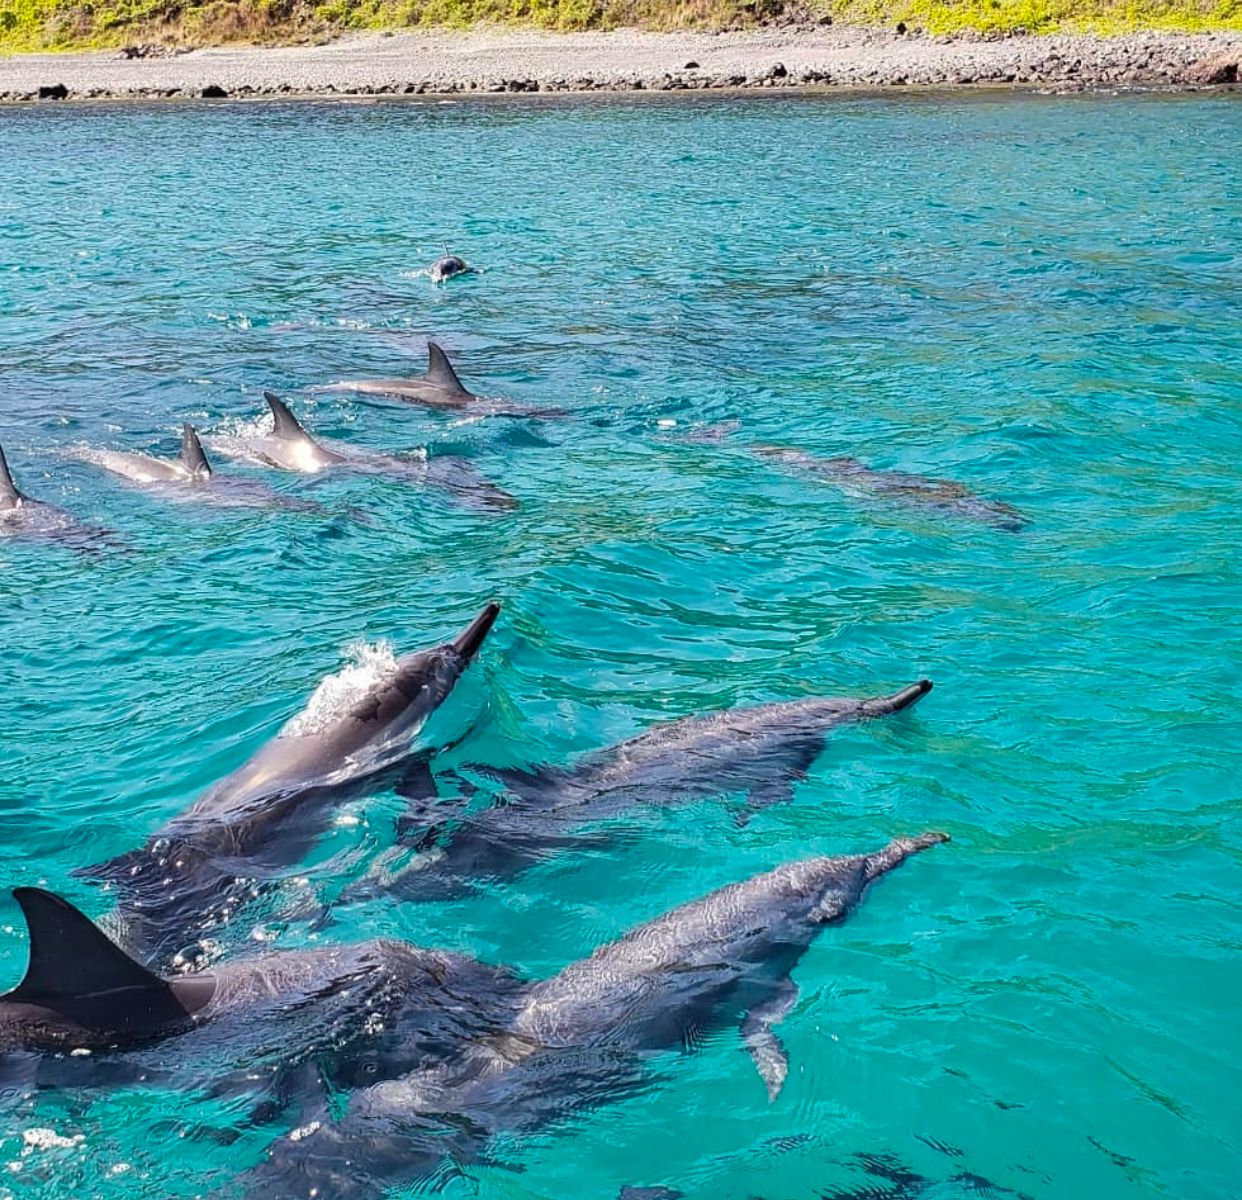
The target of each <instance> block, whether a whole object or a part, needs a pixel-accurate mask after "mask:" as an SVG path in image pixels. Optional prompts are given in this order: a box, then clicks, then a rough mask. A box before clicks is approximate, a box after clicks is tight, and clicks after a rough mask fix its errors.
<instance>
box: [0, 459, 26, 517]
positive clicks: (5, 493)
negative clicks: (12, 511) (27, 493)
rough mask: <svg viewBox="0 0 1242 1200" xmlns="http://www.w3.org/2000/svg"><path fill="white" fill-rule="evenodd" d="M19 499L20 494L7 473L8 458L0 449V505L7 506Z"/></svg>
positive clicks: (11, 477) (20, 497)
mask: <svg viewBox="0 0 1242 1200" xmlns="http://www.w3.org/2000/svg"><path fill="white" fill-rule="evenodd" d="M21 499H22V494H21V492H19V491H18V490H17V484H15V483H14V482H13V476H12V475H10V474H9V463H8V459H6V458H5V457H4V450H3V449H0V506H4V507H6V508H7V507H10V506H12V505H13V504H15V503H16V502H17V501H18V500H21Z"/></svg>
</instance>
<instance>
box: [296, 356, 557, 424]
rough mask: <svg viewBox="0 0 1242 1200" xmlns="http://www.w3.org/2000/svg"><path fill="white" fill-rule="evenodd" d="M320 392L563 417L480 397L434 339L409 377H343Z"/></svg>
mask: <svg viewBox="0 0 1242 1200" xmlns="http://www.w3.org/2000/svg"><path fill="white" fill-rule="evenodd" d="M315 390H316V391H320V392H355V393H358V394H359V395H363V396H383V397H385V398H388V399H394V400H406V401H408V402H409V403H411V404H418V405H421V406H423V407H424V408H433V409H440V410H443V411H447V412H462V413H465V414H467V415H469V416H481V417H563V416H565V410H564V409H560V408H547V407H541V408H539V407H528V406H526V405H521V404H514V403H513V402H512V401H509V400H503V399H499V398H493V397H488V396H478V395H476V394H475V393H474V392H472V391H470V390H469V389H468V388H467V387H466V386H465V384H463V383H462V381H461V380H460V379H459V378H458V377H457V372H456V371H454V370H453V364H452V363H450V362H449V360H448V355H447V354H445V353H444V351H443V350H442V349H441V348H440V346H438V345H437V344H436V343H435V342H428V343H427V370H426V371H425V372H424V373H423V374H422V375H415V376H412V377H410V378H406V379H343V380H341V381H340V382H339V383H329V384H326V385H324V386H323V387H320V388H316V389H315Z"/></svg>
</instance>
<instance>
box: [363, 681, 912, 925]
mask: <svg viewBox="0 0 1242 1200" xmlns="http://www.w3.org/2000/svg"><path fill="white" fill-rule="evenodd" d="M931 689H932V683H931V680H929V679H922V680H919V681H918V682H917V683H913V684H911V685H910V686H909V687H905V688H902V689H901V690H900V691H897V692H894V693H893V694H892V695H891V696H877V697H873V698H870V699H854V698H841V697H818V696H817V697H808V698H806V699H802V700H790V701H785V702H782V703H777V704H761V705H756V706H754V707H746V708H730V709H725V710H724V711H722V712H715V713H707V714H701V715H698V716H692V717H683V718H682V719H681V720H679V721H672V722H669V723H668V724H662V725H655V726H653V727H652V728H650V729H648V730H646V731H645V732H643V733H640V734H639V735H638V736H637V737H633V738H630V739H629V740H628V741H624V742H621V743H619V744H618V745H615V746H610V747H608V748H607V749H604V750H598V751H595V752H593V753H590V754H587V755H586V756H584V757H583V758H581V759H579V761H578V762H576V763H574V764H572V765H571V766H569V767H559V768H558V767H542V768H536V769H535V770H534V771H522V770H506V771H501V772H493V773H495V774H498V775H499V777H500V778H501V780H502V781H503V783H504V784H505V786H506V789H507V791H508V793H509V794H508V796H506V798H505V801H504V802H503V803H499V804H494V805H491V806H489V807H484V808H480V809H477V810H476V811H474V812H472V813H469V814H468V815H466V816H464V817H461V818H460V819H459V820H458V821H456V822H454V821H453V820H451V819H449V820H445V819H443V817H442V816H441V814H442V813H443V812H444V811H445V810H447V809H448V806H447V805H443V806H440V812H437V806H436V805H434V804H432V805H430V806H426V805H423V806H422V808H423V812H422V815H421V817H420V819H418V820H414V819H412V818H408V817H407V818H403V822H402V824H403V828H404V832H403V836H402V840H403V841H404V842H405V843H406V845H405V846H398V847H395V848H393V849H392V850H390V851H388V852H386V853H385V854H384V855H381V856H380V860H379V862H378V864H377V867H376V869H375V870H374V872H373V874H371V875H369V876H366V877H364V878H363V879H362V880H360V881H359V882H358V883H356V884H354V885H352V886H351V887H350V888H349V889H348V890H347V892H346V898H347V899H349V900H354V899H360V898H363V897H366V896H369V895H373V894H375V893H377V892H388V893H391V894H394V895H397V896H400V897H401V898H403V899H407V900H413V899H439V898H442V897H444V896H446V895H451V894H454V893H458V892H461V891H463V890H464V891H468V890H470V889H471V887H472V886H473V885H474V884H475V883H477V881H479V880H480V879H512V878H514V877H516V876H517V875H519V874H520V873H521V872H522V871H523V870H525V869H527V868H528V867H530V866H532V865H533V864H535V863H536V862H538V861H540V860H541V859H543V858H546V857H548V856H549V855H550V854H552V853H553V852H555V851H557V850H560V849H565V848H570V847H573V846H575V845H582V844H585V843H587V842H589V841H592V840H594V837H593V835H589V834H587V833H585V832H584V831H583V826H585V825H587V824H588V823H590V822H593V821H599V820H601V819H604V818H608V817H612V816H614V815H615V814H617V813H619V812H624V811H625V810H626V809H629V808H632V807H635V806H637V805H639V804H670V803H674V802H676V801H679V800H689V799H694V798H698V797H709V796H719V795H723V794H727V793H730V792H746V793H747V794H748V800H749V803H748V807H747V808H746V809H745V810H742V811H741V812H739V814H738V820H739V822H744V821H745V820H746V819H747V817H748V815H749V813H750V812H751V811H753V810H754V809H756V808H761V807H766V806H768V805H771V804H777V803H781V802H784V801H787V800H789V799H790V798H791V796H792V795H793V788H794V785H795V784H796V783H797V782H799V781H800V780H802V779H804V778H805V777H806V773H807V771H808V769H809V768H810V767H811V765H812V763H814V761H815V759H816V758H818V757H819V755H820V754H821V753H822V751H823V749H824V744H825V741H826V739H827V737H828V734H829V733H830V731H831V730H832V729H834V728H835V727H837V726H839V725H843V724H846V723H849V722H853V721H863V720H869V719H871V718H874V717H883V716H888V715H890V714H892V713H897V712H900V711H902V710H903V709H906V708H909V707H910V706H911V705H913V704H915V703H917V702H918V701H919V700H920V699H921V698H922V697H923V696H925V695H927V693H928V692H930V691H931ZM479 770H480V771H481V772H482V773H487V771H488V769H487V768H479ZM438 816H440V817H441V820H440V823H439V824H437V823H436V819H437V817H438ZM410 845H413V846H414V847H415V848H416V850H417V853H415V854H414V855H413V857H411V856H410V853H409V849H408V847H409V846H410ZM402 857H404V858H405V859H406V860H407V861H405V862H403V863H402V864H401V865H400V866H399V867H396V868H395V869H394V868H392V867H391V866H390V864H392V863H394V862H397V861H398V860H400V859H401V858H402Z"/></svg>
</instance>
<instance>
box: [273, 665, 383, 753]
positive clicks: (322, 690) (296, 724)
mask: <svg viewBox="0 0 1242 1200" xmlns="http://www.w3.org/2000/svg"><path fill="white" fill-rule="evenodd" d="M345 656H346V658H347V659H349V660H350V661H349V662H348V663H347V665H346V666H344V667H342V668H341V670H339V671H338V672H337V673H336V674H335V675H329V676H327V678H325V679H322V680H320V682H319V686H318V687H317V688H316V689H315V693H314V695H313V696H311V698H310V699H309V700H308V701H307V703H306V707H305V708H304V709H302V711H301V712H300V713H298V714H297V715H296V716H294V717H291V718H290V719H289V720H288V721H287V722H286V723H285V727H284V728H283V729H282V730H281V731H280V736H281V737H306V736H308V735H311V734H316V733H320V732H321V731H323V730H324V729H326V728H327V727H328V726H329V725H332V724H333V723H334V722H336V721H339V720H340V719H341V718H342V717H343V716H344V715H345V714H346V713H347V712H349V710H350V709H351V708H353V706H354V705H355V704H357V703H358V701H360V700H361V699H362V698H363V697H364V696H365V695H366V694H367V693H368V692H369V691H371V690H372V689H373V688H376V687H379V686H380V685H382V684H383V683H384V682H386V681H387V680H388V679H390V678H391V677H392V676H393V675H395V674H396V673H397V657H396V655H395V654H394V653H393V649H392V643H391V642H386V641H381V642H375V643H374V644H369V643H367V642H361V641H359V642H353V643H352V644H351V645H349V646H347V647H346V648H345Z"/></svg>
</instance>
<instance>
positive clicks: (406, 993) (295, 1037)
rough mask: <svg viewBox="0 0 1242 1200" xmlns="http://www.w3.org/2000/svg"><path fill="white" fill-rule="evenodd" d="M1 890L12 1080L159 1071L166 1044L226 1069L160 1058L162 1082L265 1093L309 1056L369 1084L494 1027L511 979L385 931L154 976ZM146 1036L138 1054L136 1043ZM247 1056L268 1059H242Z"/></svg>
mask: <svg viewBox="0 0 1242 1200" xmlns="http://www.w3.org/2000/svg"><path fill="white" fill-rule="evenodd" d="M13 895H14V897H15V899H16V900H17V902H18V904H19V905H20V906H21V910H22V913H23V915H24V917H25V919H26V925H27V928H28V930H29V934H30V956H29V965H28V966H27V969H26V973H25V975H24V976H23V978H22V980H21V982H20V983H19V984H18V985H17V987H15V988H14V989H13V990H12V991H10V992H6V993H4V994H3V995H0V1060H4V1059H5V1058H6V1057H7V1058H8V1059H9V1060H10V1065H11V1064H17V1065H18V1066H19V1067H20V1068H24V1069H23V1070H20V1071H19V1072H18V1074H19V1077H20V1079H21V1082H22V1084H23V1085H24V1087H26V1088H30V1087H33V1086H38V1085H42V1086H48V1084H49V1082H53V1085H54V1084H55V1083H64V1084H65V1085H68V1086H76V1087H91V1086H94V1085H95V1084H96V1083H100V1084H102V1083H115V1082H117V1081H118V1080H120V1081H127V1077H126V1075H125V1073H124V1070H123V1068H124V1066H125V1058H124V1056H125V1055H126V1054H128V1055H129V1056H130V1057H129V1062H130V1065H131V1066H132V1067H133V1072H132V1074H133V1075H134V1077H135V1078H138V1077H141V1078H148V1077H149V1076H150V1075H152V1074H160V1073H168V1066H167V1065H166V1064H167V1063H168V1062H169V1059H170V1056H171V1055H172V1054H174V1053H176V1052H178V1051H180V1052H182V1053H184V1054H185V1055H186V1056H187V1058H188V1059H189V1060H190V1061H192V1062H194V1063H195V1067H196V1068H198V1067H200V1065H201V1060H202V1058H203V1057H205V1056H208V1057H209V1056H210V1054H209V1052H210V1051H215V1050H221V1054H220V1055H219V1057H220V1058H221V1061H220V1063H219V1064H218V1066H219V1067H221V1068H224V1069H226V1070H227V1068H228V1067H229V1066H234V1067H235V1071H234V1072H233V1073H232V1074H229V1075H226V1076H225V1077H223V1078H217V1079H214V1080H213V1079H211V1078H207V1077H204V1074H203V1071H202V1070H201V1069H192V1070H190V1071H188V1072H186V1071H184V1070H183V1071H181V1072H176V1071H175V1070H174V1071H173V1072H172V1082H174V1083H176V1084H177V1085H179V1086H180V1087H183V1088H184V1087H192V1088H207V1087H208V1086H214V1087H216V1088H219V1087H221V1086H222V1085H224V1086H226V1087H228V1088H229V1090H230V1091H231V1092H236V1091H238V1090H241V1091H246V1092H252V1093H253V1092H271V1093H273V1094H274V1095H275V1096H277V1097H279V1096H282V1095H283V1092H284V1091H285V1090H286V1087H287V1083H288V1081H289V1079H290V1075H289V1074H288V1073H289V1072H290V1071H292V1069H293V1068H294V1067H295V1066H296V1065H298V1064H301V1063H303V1062H305V1061H307V1059H308V1058H309V1057H310V1056H311V1055H314V1056H315V1060H316V1062H317V1064H318V1065H319V1067H320V1068H321V1069H322V1070H324V1071H325V1073H326V1074H327V1075H328V1079H327V1082H328V1083H329V1084H330V1085H331V1086H350V1085H351V1084H352V1083H353V1082H354V1081H356V1080H357V1079H359V1078H366V1079H367V1081H368V1082H375V1081H376V1080H378V1079H385V1078H393V1077H395V1076H397V1075H400V1074H404V1073H406V1072H408V1071H410V1070H411V1069H413V1067H414V1066H415V1065H419V1064H421V1065H422V1066H424V1067H425V1066H428V1065H430V1064H431V1063H434V1062H436V1061H439V1060H440V1059H442V1058H443V1057H445V1056H446V1055H447V1054H448V1053H449V1052H450V1051H451V1050H452V1049H454V1048H460V1046H461V1045H462V1044H463V1043H464V1042H466V1041H467V1040H468V1039H469V1038H471V1037H477V1036H479V1035H480V1034H481V1033H482V1032H485V1031H486V1030H487V1029H489V1028H494V1026H495V1023H496V1021H497V1020H498V1019H500V1018H501V1016H502V1015H503V1014H511V1012H512V1005H511V1003H508V1001H509V1000H511V998H512V997H514V996H515V995H516V993H517V988H518V986H519V983H518V981H517V980H516V978H515V977H514V976H513V975H512V974H511V973H510V972H508V971H507V970H505V969H503V968H498V967H491V966H488V965H486V964H484V963H480V962H477V961H476V960H474V959H472V958H469V957H467V956H464V955H459V954H450V953H445V952H442V951H438V950H425V949H422V948H420V947H418V946H413V945H409V944H407V943H404V942H397V941H392V940H389V939H372V940H370V941H366V942H361V943H357V944H354V945H345V946H325V947H319V948H314V949H307V950H281V951H273V952H268V953H263V954H257V955H252V956H250V957H246V958H240V959H235V960H231V961H228V962H225V963H223V964H221V965H219V966H218V967H217V968H216V969H214V970H212V971H211V972H210V973H201V974H189V975H175V976H172V977H171V978H162V977H160V976H159V975H157V974H155V973H154V972H152V971H149V970H147V969H146V968H145V967H143V966H141V965H140V964H139V963H138V962H136V961H135V960H134V959H132V958H130V957H129V955H127V954H126V953H125V952H124V951H122V950H121V949H120V947H118V946H117V945H116V944H115V943H113V942H112V941H111V940H109V938H108V937H107V936H106V935H105V934H104V933H103V932H102V931H101V930H100V929H99V928H97V927H96V926H95V925H94V923H93V922H92V921H91V920H90V919H89V918H88V917H86V916H85V915H84V914H83V913H82V912H80V911H79V910H78V909H76V908H75V907H74V906H73V905H72V904H70V903H69V902H68V901H67V900H64V899H62V898H61V897H59V896H56V895H54V894H53V893H51V892H47V891H43V890H42V889H40V888H16V889H15V890H14V892H13ZM157 1043H158V1044H159V1047H160V1049H159V1053H158V1055H157V1056H155V1058H154V1063H152V1062H151V1061H149V1060H148V1059H144V1058H143V1056H142V1055H143V1051H144V1049H145V1048H147V1047H151V1046H153V1045H155V1044H157ZM74 1050H76V1051H79V1052H80V1051H84V1050H88V1051H92V1052H93V1053H92V1054H91V1055H80V1054H79V1055H71V1054H69V1053H68V1052H69V1051H74ZM101 1052H104V1053H107V1054H108V1055H109V1057H108V1058H107V1060H106V1061H100V1059H99V1055H100V1053H101ZM260 1056H261V1057H262V1058H263V1059H264V1060H266V1061H267V1062H269V1063H270V1064H271V1069H270V1070H265V1071H263V1072H256V1071H255V1070H254V1069H253V1068H254V1065H255V1062H256V1058H257V1057H260ZM238 1064H244V1065H246V1066H248V1067H249V1068H250V1069H249V1070H246V1071H244V1072H243V1071H242V1068H241V1066H239V1065H238ZM6 1073H8V1074H10V1076H11V1075H12V1072H11V1071H10V1072H6ZM243 1084H248V1085H249V1086H242V1085H243Z"/></svg>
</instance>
